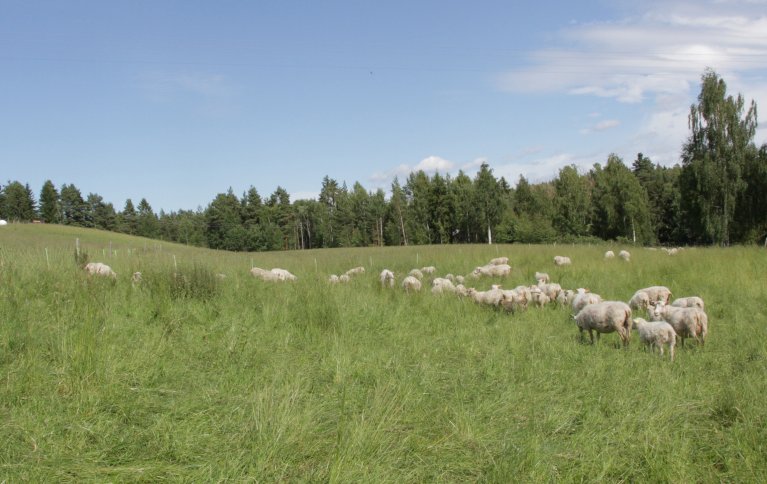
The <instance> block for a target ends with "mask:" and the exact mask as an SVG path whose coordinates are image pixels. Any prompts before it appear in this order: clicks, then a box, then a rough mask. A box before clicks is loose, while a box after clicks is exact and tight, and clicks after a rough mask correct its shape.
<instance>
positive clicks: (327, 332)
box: [0, 225, 767, 482]
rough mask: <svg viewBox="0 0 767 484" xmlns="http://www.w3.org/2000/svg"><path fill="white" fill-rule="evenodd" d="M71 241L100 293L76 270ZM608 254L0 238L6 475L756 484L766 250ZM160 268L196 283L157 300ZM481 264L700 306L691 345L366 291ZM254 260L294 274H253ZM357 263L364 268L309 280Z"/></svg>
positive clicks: (85, 236)
mask: <svg viewBox="0 0 767 484" xmlns="http://www.w3.org/2000/svg"><path fill="white" fill-rule="evenodd" d="M75 237H79V238H80V239H81V244H82V247H83V248H84V249H85V250H86V251H88V253H89V254H90V255H91V260H102V261H105V262H107V263H109V264H110V265H112V267H113V268H114V269H115V270H116V271H117V272H118V274H120V276H119V277H118V279H117V281H106V280H100V279H89V278H87V277H85V276H84V275H83V274H82V271H80V270H79V269H78V268H77V267H75V265H74V262H73V257H72V254H73V251H74V238H75ZM110 241H111V243H112V249H113V250H116V251H117V252H116V254H115V253H112V255H111V256H110V255H109V254H108V253H107V250H108V248H109V244H110ZM45 248H47V249H48V259H47V260H46V256H45ZM128 249H131V250H130V251H129V250H128ZM604 250H606V246H603V247H570V246H558V247H553V246H500V247H498V246H493V247H487V246H454V247H411V248H383V249H377V248H371V249H350V250H320V251H304V252H288V253H268V254H229V253H221V252H214V251H207V250H201V249H194V248H188V247H184V246H179V245H174V244H164V243H158V242H156V241H145V240H144V239H138V238H132V237H127V236H122V235H117V234H112V233H104V232H98V231H92V230H82V229H79V230H78V229H72V228H67V227H58V226H35V225H11V226H8V227H3V228H2V229H1V230H0V378H2V380H0V435H2V436H4V437H3V438H4V440H5V441H6V442H7V443H8V444H6V445H2V446H0V480H4V479H7V480H8V481H9V482H15V481H19V480H25V479H26V480H33V481H52V480H56V481H61V480H72V481H81V480H100V481H103V480H147V481H156V480H160V479H174V480H176V479H183V480H194V481H200V480H219V479H237V480H240V479H244V478H255V479H257V480H262V481H267V482H269V481H274V480H278V479H281V480H322V481H327V480H330V481H336V482H350V481H357V482H359V481H376V482H403V481H461V480H466V481H477V480H486V481H497V482H509V481H511V480H520V479H522V480H533V481H549V480H551V479H562V480H594V479H599V478H606V479H609V480H611V481H619V480H634V481H637V480H641V481H676V482H695V481H719V480H736V481H765V480H767V425H765V424H767V405H764V395H765V394H767V379H766V378H765V375H766V374H767V372H766V370H767V350H766V348H767V325H766V324H765V320H766V319H767V317H766V315H765V311H767V304H765V303H767V297H765V296H766V295H767V289H766V288H765V285H764V283H763V280H764V276H763V275H764V274H765V269H767V261H766V259H765V257H766V255H765V252H764V251H762V250H760V249H757V248H732V249H688V250H685V251H683V252H682V253H680V254H679V255H677V256H674V257H668V256H665V255H664V254H662V253H659V252H651V251H648V250H644V249H633V250H632V262H631V263H629V264H626V263H622V262H621V261H616V260H614V261H609V262H607V261H603V260H602V258H601V254H602V253H603V252H604ZM556 254H561V255H568V256H570V257H571V258H572V259H573V265H572V266H571V267H567V268H555V267H554V266H553V264H552V262H551V259H552V257H553V256H554V255H556ZM174 255H175V256H176V264H177V266H178V268H179V270H181V271H182V272H186V273H189V274H192V272H194V271H195V270H196V271H197V274H198V275H199V276H200V277H198V279H199V280H201V281H202V283H201V288H202V289H201V291H200V292H199V293H194V292H192V293H191V296H190V297H183V295H179V294H174V292H173V291H174V287H175V286H174V283H173V279H172V277H171V274H172V272H173V266H174V262H173V256H174ZM497 255H507V256H509V257H510V258H511V260H512V266H513V267H514V272H513V274H512V276H511V277H510V278H509V279H508V280H506V281H503V283H504V285H505V286H508V287H512V286H515V285H517V284H520V283H530V282H531V281H532V279H533V278H532V274H533V273H534V272H535V271H536V270H545V271H547V272H549V274H551V276H552V279H554V280H555V281H558V282H560V283H561V284H562V285H563V286H564V287H577V286H587V287H590V288H591V289H592V290H593V291H595V292H598V293H600V294H602V295H603V296H604V297H606V298H610V299H623V300H628V298H629V297H630V296H631V294H632V293H633V292H634V290H635V289H637V288H639V287H644V286H648V285H652V284H665V285H668V286H669V287H670V288H671V289H672V291H673V292H674V294H675V295H677V296H683V295H700V296H702V297H703V298H704V299H705V300H706V303H707V308H708V313H709V319H710V324H709V339H708V342H707V344H706V346H705V348H697V347H695V345H694V344H691V345H688V347H687V348H685V349H681V350H679V351H678V355H677V362H676V363H674V364H671V363H669V362H668V361H667V360H661V359H659V358H658V357H657V355H651V354H649V353H646V352H643V351H642V350H641V349H640V348H639V344H638V339H637V338H636V335H635V337H634V339H633V341H632V344H631V347H630V348H629V350H628V351H623V350H620V349H616V346H615V343H616V341H617V336H615V335H606V336H605V337H603V338H602V341H601V343H600V344H598V345H596V346H594V347H592V346H590V345H582V344H579V343H578V339H577V331H576V329H575V326H574V324H573V323H572V322H571V320H570V319H569V318H570V316H569V313H568V312H567V311H565V310H562V309H557V308H553V307H552V308H546V309H544V310H530V311H527V312H525V313H521V314H516V315H510V314H505V313H503V312H498V311H494V310H492V309H489V308H486V307H478V306H476V305H474V304H472V303H471V302H469V301H467V300H461V299H457V298H453V297H448V296H442V297H435V296H433V295H431V294H430V293H428V291H426V292H425V293H422V294H415V295H407V294H405V293H403V292H402V291H401V290H399V289H397V290H393V291H386V290H382V289H381V288H379V287H378V285H377V283H376V275H377V273H378V272H379V271H380V270H381V269H382V268H384V267H387V268H390V269H392V270H394V271H395V272H397V273H399V274H402V273H403V272H406V271H407V270H408V269H410V268H412V267H420V266H424V265H435V266H437V267H438V270H439V273H440V274H445V273H447V272H453V273H456V274H460V273H464V274H465V273H467V272H469V271H470V270H471V268H473V267H474V266H475V265H478V264H480V263H482V262H484V261H486V260H488V259H489V258H491V257H495V256H497ZM251 264H255V265H258V266H260V267H265V268H270V267H274V266H278V267H283V268H286V269H289V270H291V271H292V272H293V273H294V274H296V275H298V276H299V278H300V279H299V281H298V282H297V283H295V284H268V283H264V282H260V281H256V280H254V279H253V278H251V277H250V276H249V275H248V273H247V270H248V268H249V267H250V266H251ZM49 265H50V268H49ZM356 265H364V266H366V267H367V269H368V272H367V274H365V275H364V276H361V277H359V278H356V279H354V280H353V281H352V283H351V284H349V285H346V286H336V287H330V286H329V285H328V284H326V283H325V279H326V277H327V275H328V274H330V273H341V272H343V271H345V270H346V269H348V268H351V267H353V266H356ZM134 270H141V271H142V272H143V273H144V275H145V284H144V286H143V287H142V288H138V289H137V288H133V287H132V286H131V284H130V282H129V274H130V273H131V272H133V271H134ZM219 272H221V273H226V274H227V278H226V279H224V280H223V281H215V280H210V279H206V275H211V274H212V273H219ZM490 283H491V281H489V280H484V281H481V282H479V283H477V284H476V286H477V287H478V288H483V289H484V288H486V287H488V286H489V284H490ZM211 296H212V297H211Z"/></svg>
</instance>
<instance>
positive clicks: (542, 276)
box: [535, 272, 551, 283]
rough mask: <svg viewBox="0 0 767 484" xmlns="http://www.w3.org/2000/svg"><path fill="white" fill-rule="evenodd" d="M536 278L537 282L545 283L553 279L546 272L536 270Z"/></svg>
mask: <svg viewBox="0 0 767 484" xmlns="http://www.w3.org/2000/svg"><path fill="white" fill-rule="evenodd" d="M535 280H536V281H537V282H544V283H548V282H551V279H550V278H549V275H548V274H546V273H545V272H536V273H535Z"/></svg>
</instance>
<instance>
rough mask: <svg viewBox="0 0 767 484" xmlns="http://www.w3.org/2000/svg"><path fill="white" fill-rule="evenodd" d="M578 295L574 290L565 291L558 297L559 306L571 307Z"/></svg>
mask: <svg viewBox="0 0 767 484" xmlns="http://www.w3.org/2000/svg"><path fill="white" fill-rule="evenodd" d="M577 294H578V293H577V292H575V291H573V290H572V289H565V290H563V291H561V292H560V293H559V294H558V295H557V304H559V305H560V306H569V305H571V304H572V303H573V299H575V296H576V295H577Z"/></svg>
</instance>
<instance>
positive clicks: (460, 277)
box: [455, 276, 466, 284]
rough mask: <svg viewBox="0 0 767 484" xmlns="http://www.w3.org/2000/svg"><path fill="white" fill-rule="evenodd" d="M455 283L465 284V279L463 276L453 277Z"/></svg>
mask: <svg viewBox="0 0 767 484" xmlns="http://www.w3.org/2000/svg"><path fill="white" fill-rule="evenodd" d="M455 282H457V283H458V284H463V283H464V282H466V278H465V277H463V276H455Z"/></svg>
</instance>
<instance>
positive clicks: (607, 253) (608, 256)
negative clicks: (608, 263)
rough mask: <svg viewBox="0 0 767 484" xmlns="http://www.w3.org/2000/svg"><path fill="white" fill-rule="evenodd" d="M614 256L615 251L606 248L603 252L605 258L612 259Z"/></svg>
mask: <svg viewBox="0 0 767 484" xmlns="http://www.w3.org/2000/svg"><path fill="white" fill-rule="evenodd" d="M614 257H615V252H613V251H611V250H608V251H607V252H605V259H613V258H614Z"/></svg>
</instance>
